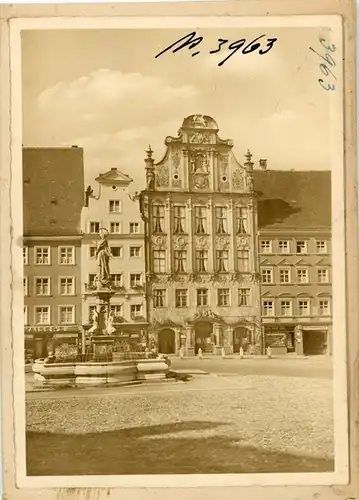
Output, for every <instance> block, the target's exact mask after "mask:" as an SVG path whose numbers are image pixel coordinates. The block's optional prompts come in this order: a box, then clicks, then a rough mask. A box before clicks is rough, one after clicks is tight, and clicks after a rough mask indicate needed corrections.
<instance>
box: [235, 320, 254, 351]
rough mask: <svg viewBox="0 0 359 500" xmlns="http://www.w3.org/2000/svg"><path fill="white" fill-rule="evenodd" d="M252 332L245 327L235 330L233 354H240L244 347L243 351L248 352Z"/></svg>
mask: <svg viewBox="0 0 359 500" xmlns="http://www.w3.org/2000/svg"><path fill="white" fill-rule="evenodd" d="M250 338H251V332H250V330H248V328H246V327H245V326H239V327H237V328H235V329H234V330H233V352H239V350H240V348H241V347H243V351H246V350H248V347H249V344H250Z"/></svg>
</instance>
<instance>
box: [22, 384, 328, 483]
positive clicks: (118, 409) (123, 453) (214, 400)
mask: <svg viewBox="0 0 359 500" xmlns="http://www.w3.org/2000/svg"><path fill="white" fill-rule="evenodd" d="M26 409H27V465H28V474H30V475H63V474H65V475H78V474H161V473H162V474H168V473H172V474H185V473H224V472H231V473H241V472H319V471H332V470H333V467H334V463H333V417H332V386H331V381H330V380H326V379H309V378H304V377H303V378H300V377H298V378H294V377H284V376H281V377H276V376H265V375H248V376H246V377H243V376H236V375H232V376H229V377H227V376H215V375H203V376H195V377H194V379H193V380H192V381H190V382H188V383H183V382H172V383H162V384H161V383H159V384H157V385H155V384H154V385H148V386H140V387H131V388H130V387H127V388H125V387H122V388H108V389H103V388H102V389H100V388H98V389H91V390H88V391H87V390H82V391H81V390H80V391H79V390H78V391H76V390H73V391H71V390H70V391H58V392H52V393H39V394H36V393H32V394H28V395H27V404H26Z"/></svg>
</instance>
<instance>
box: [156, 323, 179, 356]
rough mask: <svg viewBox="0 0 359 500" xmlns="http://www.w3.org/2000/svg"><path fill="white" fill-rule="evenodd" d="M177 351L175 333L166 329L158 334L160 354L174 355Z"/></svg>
mask: <svg viewBox="0 0 359 500" xmlns="http://www.w3.org/2000/svg"><path fill="white" fill-rule="evenodd" d="M175 351H176V337H175V332H174V331H173V330H172V329H171V328H165V329H164V330H160V331H159V332H158V352H159V353H161V354H174V353H175Z"/></svg>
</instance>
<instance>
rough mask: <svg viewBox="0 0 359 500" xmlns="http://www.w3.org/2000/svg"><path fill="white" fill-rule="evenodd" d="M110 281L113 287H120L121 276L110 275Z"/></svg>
mask: <svg viewBox="0 0 359 500" xmlns="http://www.w3.org/2000/svg"><path fill="white" fill-rule="evenodd" d="M111 281H112V285H113V286H114V287H118V286H122V274H111Z"/></svg>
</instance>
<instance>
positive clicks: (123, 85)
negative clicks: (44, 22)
mask: <svg viewBox="0 0 359 500" xmlns="http://www.w3.org/2000/svg"><path fill="white" fill-rule="evenodd" d="M190 31H191V30H190V29H189V30H185V29H179V30H165V29H157V30H154V29H148V30H134V29H127V30H126V29H121V30H119V29H112V30H39V31H35V30H28V31H24V32H23V33H22V100H23V145H24V146H29V147H39V146H44V147H53V146H57V147H58V146H71V145H78V146H79V147H83V148H84V160H85V178H86V182H87V183H91V182H92V183H93V180H94V178H95V177H96V176H97V175H98V174H99V173H104V172H106V171H108V170H109V169H110V168H113V167H117V168H118V169H119V170H120V171H122V172H124V173H126V174H128V175H130V176H131V177H132V178H133V179H134V183H133V187H134V188H136V189H141V188H142V187H143V186H144V182H145V175H144V158H145V150H146V149H147V147H148V145H149V144H151V146H152V149H153V150H154V157H155V160H156V161H159V160H161V159H162V157H163V156H164V153H165V145H164V140H165V137H166V136H168V135H171V136H176V135H177V131H178V129H179V128H180V126H181V124H182V121H183V119H184V118H185V117H186V116H188V115H191V114H206V115H210V116H212V117H213V118H214V119H215V120H216V121H217V123H218V125H219V129H220V130H219V136H220V137H221V138H223V139H232V140H233V141H234V149H233V151H234V154H235V155H236V157H237V159H238V161H239V162H243V159H244V154H245V152H246V150H247V149H248V148H250V150H251V152H252V154H253V160H254V161H255V162H257V161H258V160H259V159H260V158H267V161H268V168H270V169H298V170H323V169H329V168H330V156H329V154H330V148H329V132H330V118H331V117H330V92H326V91H324V90H323V89H322V88H321V87H320V85H319V84H318V78H320V77H321V76H322V75H321V73H320V70H319V64H320V62H321V61H320V58H319V56H318V55H317V54H315V53H314V52H313V51H311V50H309V47H310V46H311V47H313V48H314V49H315V50H317V51H318V52H320V50H321V46H320V44H319V42H318V29H316V28H266V29H262V30H261V29H258V28H247V29H240V30H239V29H222V30H218V29H217V30H213V29H198V30H197V35H201V36H203V41H202V42H201V44H200V45H199V46H198V47H197V48H196V49H193V50H192V51H190V50H188V49H187V48H185V49H183V50H181V51H178V52H176V53H175V54H173V53H172V52H170V51H168V52H166V53H165V54H163V55H162V56H160V57H158V58H155V55H156V54H157V53H159V52H160V51H161V50H163V49H164V48H166V47H167V46H168V45H170V44H171V43H173V42H175V41H176V40H178V39H179V38H181V37H183V36H184V35H186V34H187V33H189V32H190ZM261 34H266V37H267V38H270V37H276V38H277V41H276V42H275V44H274V46H273V48H272V49H271V50H270V51H269V52H268V53H267V54H265V55H259V54H258V51H257V52H253V53H250V54H247V55H244V54H241V53H240V51H238V52H237V53H235V54H234V55H233V56H232V57H231V58H230V59H228V60H227V61H226V63H224V64H223V65H222V66H220V67H219V66H218V62H219V61H221V60H222V59H224V58H225V57H226V55H228V54H229V52H228V51H226V50H221V51H220V52H219V53H216V54H209V51H210V50H213V49H215V48H217V46H218V42H217V39H218V38H226V39H228V40H229V43H230V42H232V41H236V40H238V39H241V38H246V40H248V41H250V40H252V39H254V38H256V37H257V36H259V35H261ZM263 45H264V44H263ZM199 49H201V50H200V53H199V54H198V55H196V56H195V57H191V53H193V52H195V51H197V50H199Z"/></svg>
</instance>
